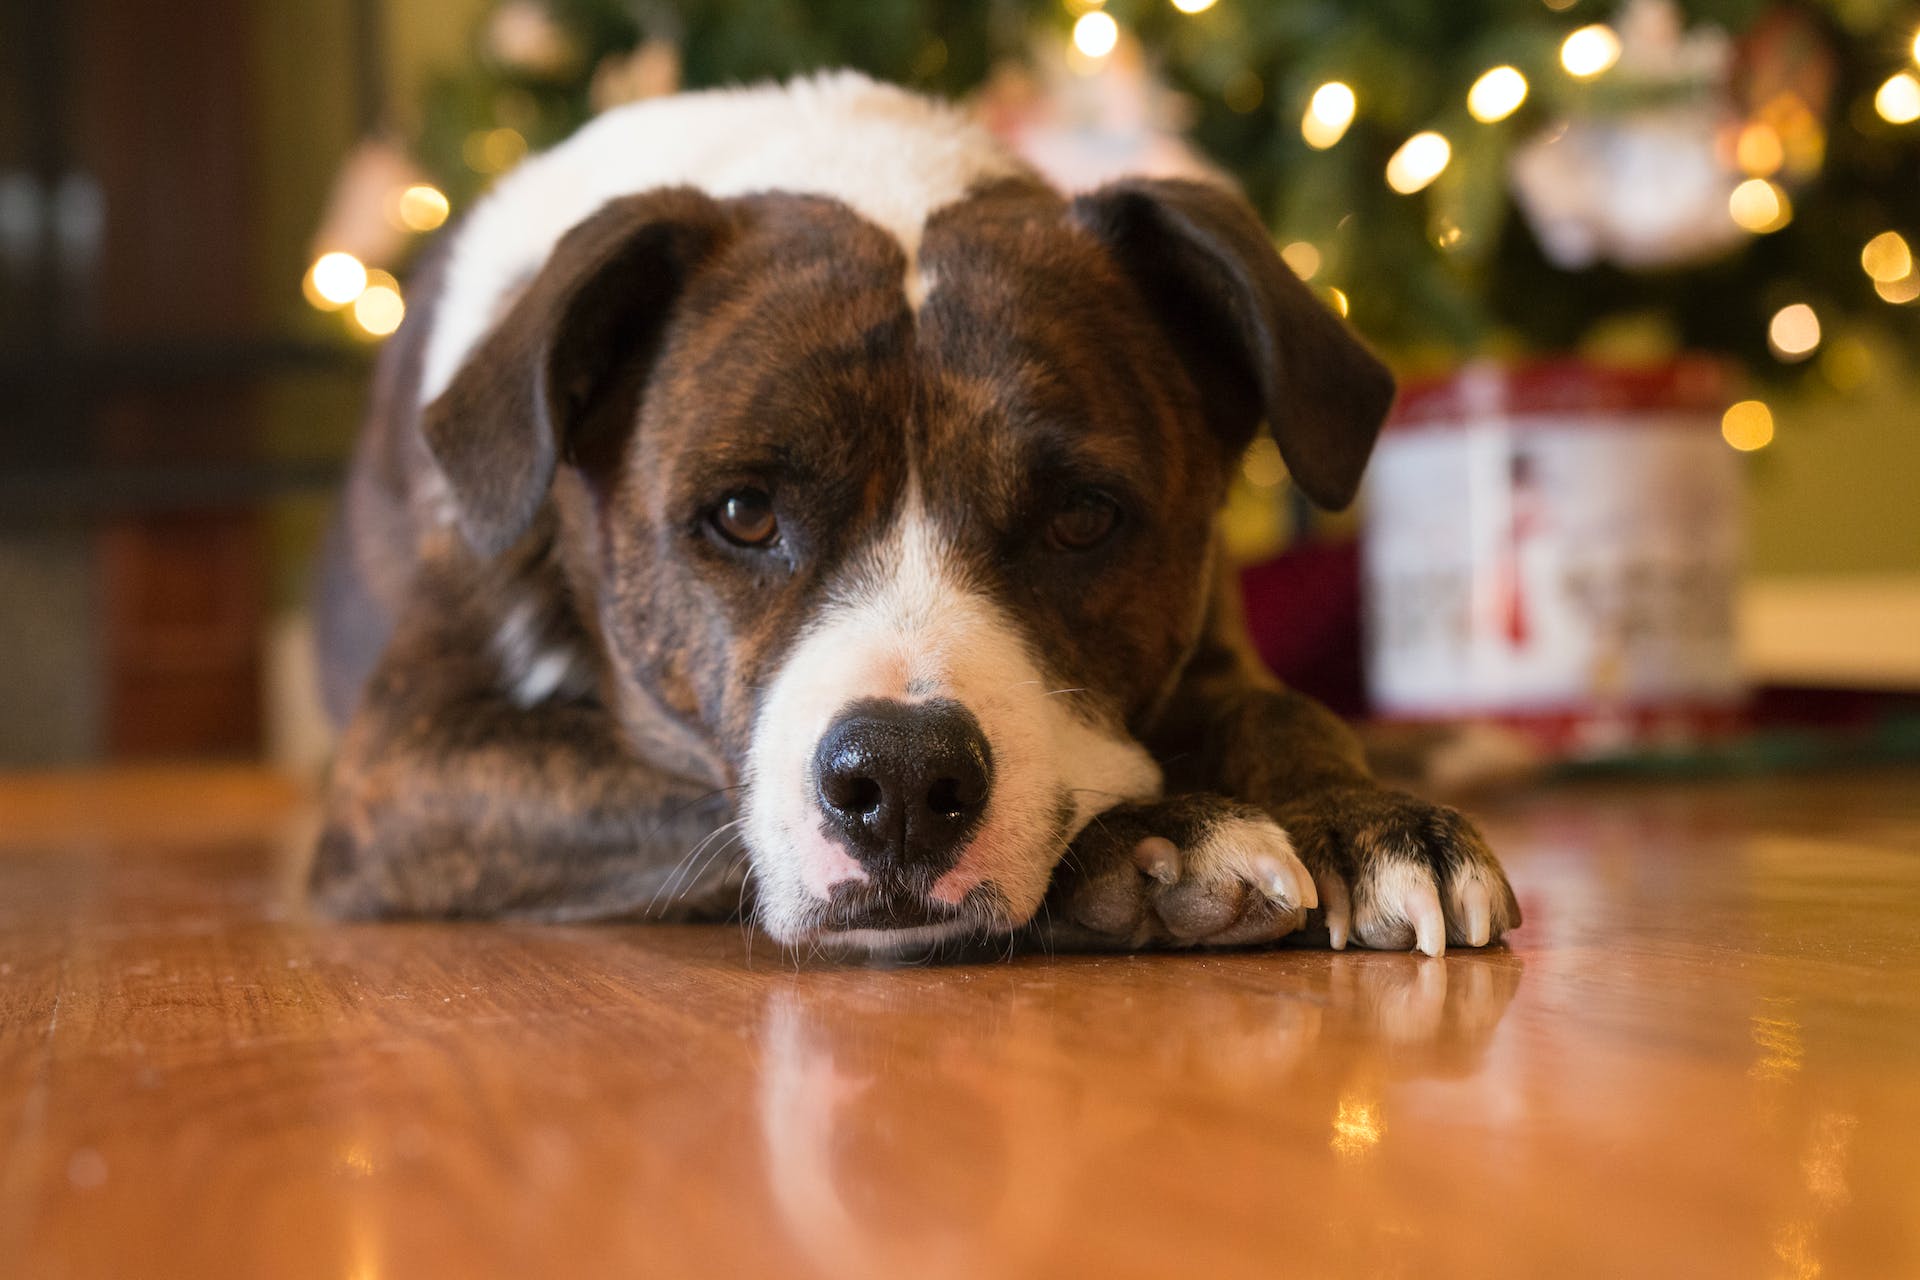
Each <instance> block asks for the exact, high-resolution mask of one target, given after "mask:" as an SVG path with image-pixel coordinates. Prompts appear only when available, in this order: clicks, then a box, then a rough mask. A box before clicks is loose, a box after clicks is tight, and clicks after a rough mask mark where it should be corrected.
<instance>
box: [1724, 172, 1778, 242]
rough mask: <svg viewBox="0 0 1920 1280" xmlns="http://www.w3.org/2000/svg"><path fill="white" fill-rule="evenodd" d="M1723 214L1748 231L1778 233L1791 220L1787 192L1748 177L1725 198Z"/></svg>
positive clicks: (1762, 180)
mask: <svg viewBox="0 0 1920 1280" xmlns="http://www.w3.org/2000/svg"><path fill="white" fill-rule="evenodd" d="M1727 213H1728V214H1729V215H1731V217H1732V218H1733V220H1734V221H1735V222H1736V223H1738V224H1739V225H1740V226H1742V227H1744V228H1745V229H1747V230H1748V231H1752V232H1755V233H1757V234H1765V233H1766V232H1769V231H1778V230H1779V229H1780V228H1782V227H1784V226H1786V225H1787V223H1788V222H1790V221H1792V220H1793V205H1792V204H1791V203H1790V202H1789V201H1788V200H1787V193H1786V192H1785V191H1782V190H1781V189H1780V188H1779V187H1777V186H1775V185H1774V184H1773V183H1771V182H1768V181H1767V180H1766V179H1765V178H1748V179H1747V180H1746V181H1745V182H1743V183H1741V184H1740V185H1739V186H1737V187H1735V188H1734V189H1733V193H1732V194H1731V195H1729V196H1728V197H1727Z"/></svg>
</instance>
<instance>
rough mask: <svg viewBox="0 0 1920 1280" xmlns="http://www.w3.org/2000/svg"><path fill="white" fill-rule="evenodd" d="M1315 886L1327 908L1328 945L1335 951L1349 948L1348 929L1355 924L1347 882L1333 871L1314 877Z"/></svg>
mask: <svg viewBox="0 0 1920 1280" xmlns="http://www.w3.org/2000/svg"><path fill="white" fill-rule="evenodd" d="M1313 882H1314V888H1315V889H1316V890H1317V891H1318V893H1319V895H1320V901H1321V903H1322V904H1323V905H1325V907H1326V909H1327V945H1329V946H1331V947H1332V948H1333V949H1334V950H1335V951H1345V950H1346V949H1347V931H1348V930H1349V929H1350V928H1351V927H1352V924H1353V902H1352V900H1351V899H1350V898H1349V897H1348V896H1347V882H1346V881H1345V880H1342V879H1341V878H1340V877H1339V876H1338V875H1336V874H1335V873H1333V872H1331V871H1327V872H1321V873H1319V874H1317V875H1315V876H1314V877H1313Z"/></svg>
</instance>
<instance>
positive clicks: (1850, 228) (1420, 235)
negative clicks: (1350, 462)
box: [349, 0, 1920, 389]
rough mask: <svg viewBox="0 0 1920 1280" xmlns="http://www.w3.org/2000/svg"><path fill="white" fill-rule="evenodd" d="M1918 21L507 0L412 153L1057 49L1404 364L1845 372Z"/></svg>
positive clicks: (1603, 12) (1856, 360)
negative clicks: (1701, 363) (772, 85)
mask: <svg viewBox="0 0 1920 1280" xmlns="http://www.w3.org/2000/svg"><path fill="white" fill-rule="evenodd" d="M1916 26H1920V14H1915V13H1914V12H1913V11H1912V10H1911V9H1909V8H1906V7H1904V6H1898V5H1894V4H1890V3H1886V2H1885V0H1847V2H1846V3H1834V4H1830V5H1823V6H1811V5H1795V4H1781V3H1759V2H1756V0H1688V3H1686V4H1684V5H1676V4H1674V3H1671V2H1670V0H1627V3H1625V4H1624V5H1623V6H1621V7H1619V8H1609V7H1606V6H1602V5H1599V4H1596V3H1594V2H1593V0H1546V2H1545V3H1543V2H1542V0H1450V2H1449V3H1447V4H1432V3H1424V2H1422V3H1411V2H1408V0H1367V2H1364V3H1337V2H1335V0H1297V2H1292V3H1284V4H1272V3H1259V4H1255V3H1251V2H1250V0H1106V3H1104V4H1101V3H1100V0H1067V3H1066V4H1064V5H1063V4H1062V3H1060V0H996V2H995V3H993V4H990V5H987V6H984V7H983V6H978V5H973V4H963V3H958V2H957V0H858V2H857V3H855V2H852V0H837V2H831V3H806V4H802V3H796V2H794V0H680V2H677V3H671V4H669V3H643V2H641V0H503V2H502V3H500V4H498V5H496V6H494V7H493V8H492V9H491V10H490V12H489V13H488V15H487V16H486V18H485V20H484V21H483V22H482V23H481V24H480V26H479V29H478V30H476V32H475V34H474V56H473V58H472V60H471V61H470V63H469V64H468V65H466V66H464V67H461V68H454V69H449V71H448V72H447V74H445V75H444V76H442V77H441V78H440V79H439V80H438V81H437V82H436V83H435V84H434V86H433V88H432V90H431V92H430V95H429V99H428V101H427V102H426V104H425V110H424V112H423V113H422V117H421V118H422V122H423V123H422V125H421V127H420V128H419V130H418V133H417V136H416V137H413V138H411V139H410V140H409V142H410V145H411V150H412V152H413V154H414V157H415V159H416V160H417V162H418V163H420V164H421V165H422V166H424V168H425V170H426V171H427V173H428V174H430V175H431V177H432V180H433V184H434V186H435V188H437V191H438V192H444V193H445V196H446V197H447V198H448V202H449V203H450V204H451V207H453V208H455V209H458V208H459V207H461V206H463V205H464V204H465V203H467V202H468V201H470V200H471V199H472V198H474V197H475V196H476V195H477V194H478V193H479V192H480V191H482V190H483V189H484V188H485V186H486V184H487V183H488V182H490V181H491V180H492V179H493V178H494V177H495V176H497V175H498V174H499V173H501V172H504V171H505V170H506V169H507V168H510V167H511V166H512V165H513V164H514V163H515V162H516V161H517V160H518V159H519V158H520V157H521V156H522V155H524V154H525V153H526V152H527V151H528V150H529V149H537V148H540V147H544V146H547V145H550V144H552V143H553V142H555V141H557V140H559V139H560V138H562V137H564V136H565V135H566V134H567V133H569V132H570V131H572V130H573V129H574V128H576V127H578V126H579V124H580V123H582V122H583V121H584V120H586V119H587V118H589V117H590V116H591V115H592V114H593V113H595V112H597V111H599V110H604V109H606V108H608V107H610V106H613V105H617V104H618V103H620V102H623V101H628V100H632V99H635V98H640V97H647V96H654V95H657V94H660V93H666V92H673V91H676V90H678V89H681V88H700V87H705V86H711V85H723V84H732V83H740V82H745V81H751V80H756V79H761V78H766V77H780V76H787V75H792V74H797V73H802V72H805V71H808V70H813V69H817V68H821V67H829V66H852V67H857V68H859V69H862V70H865V71H867V72H869V73H871V74H873V75H875V76H878V77H882V78H885V79H889V80H893V81H897V82H899V83H903V84H906V85H910V86H913V87H916V88H921V89H925V90H928V91H932V92H938V93H942V94H946V95H949V96H953V97H958V98H965V97H968V96H970V95H979V94H981V93H982V90H983V86H985V90H984V94H985V97H984V100H985V102H986V103H987V104H988V106H989V108H991V107H992V105H993V104H994V103H995V102H996V101H1001V100H1002V99H1003V98H1004V95H1003V94H1001V93H1000V92H999V91H1000V90H1001V89H1003V88H1004V84H1003V83H1002V82H1003V80H1004V79H1005V78H1006V77H1007V76H1008V75H1009V74H1012V75H1015V76H1018V75H1020V74H1022V72H1021V71H1020V69H1021V68H1026V69H1027V71H1026V73H1025V74H1026V75H1027V77H1028V79H1029V80H1033V79H1035V78H1036V77H1037V78H1038V79H1039V80H1040V81H1041V84H1040V89H1039V90H1038V91H1039V92H1040V93H1045V92H1048V82H1047V80H1046V75H1045V71H1044V69H1045V68H1046V67H1047V66H1048V65H1049V64H1050V63H1051V64H1055V65H1063V66H1065V67H1066V68H1067V69H1068V73H1069V74H1070V75H1071V76H1075V77H1084V78H1087V79H1089V80H1093V79H1097V78H1099V77H1101V76H1103V75H1108V74H1111V72H1112V70H1113V69H1114V68H1115V67H1118V66H1120V65H1122V64H1123V63H1128V62H1129V60H1131V63H1132V64H1138V65H1139V66H1142V67H1144V68H1145V70H1146V73H1147V75H1146V77H1145V84H1146V87H1145V88H1142V89H1139V90H1138V92H1140V93H1141V94H1143V95H1147V96H1153V95H1158V97H1157V99H1156V100H1157V101H1159V102H1160V103H1161V105H1159V106H1156V107H1154V108H1152V109H1151V110H1150V111H1149V112H1148V114H1147V119H1146V123H1145V125H1144V126H1143V127H1145V128H1148V129H1159V130H1163V131H1166V132H1169V133H1174V134H1179V135H1181V136H1184V137H1185V138H1187V139H1189V140H1190V141H1191V143H1192V145H1193V146H1194V147H1195V148H1197V150H1198V152H1199V153H1200V154H1201V155H1203V156H1204V157H1205V158H1206V159H1207V160H1208V161H1210V162H1211V163H1212V164H1214V165H1217V166H1218V167H1219V168H1220V169H1222V170H1224V171H1225V172H1227V173H1228V174H1230V175H1232V176H1233V177H1234V178H1235V179H1237V180H1238V181H1239V182H1240V183H1241V184H1242V185H1243V186H1244V187H1245V188H1246V190H1247V192H1248V194H1249V195H1250V197H1251V198H1252V199H1253V200H1254V202H1255V204H1256V206H1257V207H1258V208H1260V209H1261V210H1262V211H1263V212H1264V213H1265V214H1266V215H1267V216H1268V217H1269V219H1270V221H1271V224H1272V226H1273V229H1274V233H1275V237H1276V242H1277V243H1279V244H1280V245H1281V246H1283V248H1284V250H1285V253H1286V256H1287V259H1288V261H1289V262H1290V263H1291V264H1292V265H1293V266H1294V268H1295V270H1296V271H1297V272H1299V273H1300V274H1301V275H1302V276H1304V277H1307V278H1309V279H1311V280H1312V282H1313V283H1314V284H1315V285H1316V286H1319V287H1321V288H1322V289H1324V290H1325V291H1326V296H1327V297H1328V298H1329V300H1330V301H1332V302H1333V303H1334V304H1335V305H1338V306H1340V307H1341V308H1342V309H1349V308H1350V309H1351V311H1352V314H1353V318H1354V320H1355V322H1356V323H1357V324H1358V325H1359V326H1360V328H1361V329H1362V330H1363V331H1364V332H1365V333H1367V334H1368V335H1369V336H1370V337H1371V338H1373V339H1374V340H1375V341H1376V342H1379V343H1381V344H1383V345H1384V346H1385V347H1386V348H1387V349H1388V350H1389V351H1390V352H1392V353H1393V354H1394V355H1395V357H1396V358H1397V360H1398V361H1399V362H1400V363H1401V364H1402V366H1403V367H1405V368H1412V369H1418V368H1421V367H1442V366H1445V365H1449V364H1452V363H1455V362H1458V361H1459V360H1461V359H1462V358H1465V357H1468V356H1473V355H1481V354H1496V355H1497V354H1526V353H1539V352H1559V351H1569V350H1586V351H1589V352H1594V351H1598V352H1600V353H1602V354H1607V353H1613V354H1625V355H1629V356H1638V357H1640V358H1659V357H1663V356H1666V355H1670V354H1673V353H1675V352H1680V351H1697V352H1708V353H1718V354H1722V355H1725V356H1729V357H1732V358H1734V359H1736V360H1738V361H1739V362H1741V363H1742V364H1744V365H1745V366H1746V367H1747V368H1748V369H1749V370H1750V371H1752V372H1753V373H1754V374H1755V375H1757V376H1758V377H1760V378H1761V379H1763V380H1769V381H1777V380H1788V379H1792V378H1795V377H1800V376H1805V375H1806V374H1807V373H1808V371H1815V370H1817V371H1818V374H1819V375H1820V376H1824V377H1825V378H1826V379H1827V380H1828V381H1830V382H1832V383H1833V384H1835V385H1836V386H1840V387H1842V388H1843V389H1844V387H1845V386H1846V385H1847V383H1848V382H1849V380H1857V379H1858V378H1860V377H1861V376H1862V375H1861V372H1860V366H1861V364H1862V362H1863V361H1865V360H1866V359H1867V358H1868V357H1867V356H1866V355H1865V354H1864V353H1865V352H1867V351H1870V350H1872V349H1874V348H1875V344H1877V345H1878V346H1879V347H1880V348H1882V349H1884V348H1886V347H1888V346H1890V345H1893V346H1896V347H1904V346H1906V345H1910V344H1911V342H1912V340H1913V337H1914V336H1915V329H1916V322H1915V313H1916V308H1915V307H1913V306H1912V305H1910V304H1912V303H1913V302H1914V300H1915V299H1916V297H1920V273H1916V271H1915V269H1914V263H1913V258H1912V253H1911V251H1910V248H1909V244H1910V240H1911V237H1913V236H1914V235H1916V234H1920V124H1917V123H1916V120H1920V79H1917V78H1916V70H1917V69H1916V67H1915V65H1914V61H1915V59H1916V57H1920V38H1916V36H1915V28H1916ZM1035 68H1039V69H1040V70H1038V71H1036V70H1034V69H1035ZM1156 86H1164V87H1165V91H1164V92H1163V91H1162V90H1161V89H1159V88H1158V87H1156ZM427 198H429V197H425V196H418V195H417V196H416V199H427ZM445 207H446V205H444V204H442V205H439V206H437V207H435V208H430V209H428V210H426V211H425V215H424V216H422V217H421V218H419V219H409V220H408V223H409V225H415V226H430V225H433V224H434V223H435V222H437V221H438V220H439V216H441V215H442V214H443V213H444V209H445ZM349 283H351V282H349ZM376 283H378V284H380V285H382V286H384V285H386V284H389V283H390V282H388V281H386V280H384V279H378V280H377V281H376Z"/></svg>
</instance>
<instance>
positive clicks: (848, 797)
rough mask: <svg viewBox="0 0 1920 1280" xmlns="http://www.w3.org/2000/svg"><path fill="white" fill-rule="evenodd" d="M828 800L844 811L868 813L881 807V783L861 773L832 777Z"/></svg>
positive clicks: (828, 784) (829, 782)
mask: <svg viewBox="0 0 1920 1280" xmlns="http://www.w3.org/2000/svg"><path fill="white" fill-rule="evenodd" d="M826 791H827V802H828V803H829V804H831V805H832V806H833V807H834V808H836V809H838V810H840V812H842V813H858V814H868V813H872V812H873V811H874V810H875V809H878V808H879V807H880V801H881V799H882V798H883V796H882V793H881V790H880V784H879V783H878V782H875V781H874V780H873V779H872V778H868V777H864V776H862V775H859V774H854V775H852V776H850V777H849V776H842V777H838V778H833V779H830V780H829V781H828V783H827V788H826Z"/></svg>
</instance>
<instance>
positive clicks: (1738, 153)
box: [1733, 121, 1787, 178]
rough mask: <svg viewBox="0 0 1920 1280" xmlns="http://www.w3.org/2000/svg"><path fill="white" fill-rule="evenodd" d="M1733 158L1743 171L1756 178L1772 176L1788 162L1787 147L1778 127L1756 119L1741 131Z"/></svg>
mask: <svg viewBox="0 0 1920 1280" xmlns="http://www.w3.org/2000/svg"><path fill="white" fill-rule="evenodd" d="M1733 158H1734V160H1735V161H1736V162H1737V163H1738V164H1739V165H1740V168H1741V171H1742V172H1744V173H1748V174H1751V175H1753V176H1754V177H1756V178H1770V177H1772V176H1773V175H1774V174H1776V173H1778V172H1779V171H1780V166H1781V165H1783V164H1785V163H1786V162H1787V149H1786V146H1785V144H1783V143H1782V142H1781V141H1780V131H1779V130H1778V129H1776V128H1774V127H1773V126H1772V125H1770V124H1761V123H1759V122H1757V121H1756V122H1755V123H1753V124H1750V125H1748V126H1747V127H1746V128H1744V129H1742V130H1741V131H1740V140H1739V141H1738V142H1737V143H1735V144H1734V148H1733Z"/></svg>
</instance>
